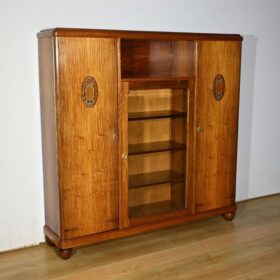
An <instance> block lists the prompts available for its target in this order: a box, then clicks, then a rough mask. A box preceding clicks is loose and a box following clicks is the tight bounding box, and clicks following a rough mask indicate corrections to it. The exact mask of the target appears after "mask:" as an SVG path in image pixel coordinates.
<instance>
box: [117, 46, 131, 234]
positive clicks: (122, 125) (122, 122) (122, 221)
mask: <svg viewBox="0 0 280 280" xmlns="http://www.w3.org/2000/svg"><path fill="white" fill-rule="evenodd" d="M118 46H119V47H120V43H119V45H118ZM118 52H119V54H118V61H119V63H120V49H119V48H118ZM119 65H120V64H119ZM119 79H120V70H119ZM119 82H120V80H119ZM127 99H128V83H119V99H118V103H119V104H118V108H119V112H118V115H119V134H120V143H119V147H120V154H119V186H120V187H119V201H120V204H119V227H120V229H123V228H127V227H128V226H129V220H128V160H127V158H125V156H126V155H128V117H127V116H128V108H127V103H128V101H127Z"/></svg>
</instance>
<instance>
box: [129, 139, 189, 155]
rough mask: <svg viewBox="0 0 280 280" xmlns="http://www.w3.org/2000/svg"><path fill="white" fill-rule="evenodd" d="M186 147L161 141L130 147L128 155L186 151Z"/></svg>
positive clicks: (131, 145) (172, 142) (181, 144)
mask: <svg viewBox="0 0 280 280" xmlns="http://www.w3.org/2000/svg"><path fill="white" fill-rule="evenodd" d="M185 149H186V145H185V144H183V143H178V142H174V141H161V142H152V143H143V144H130V145H128V155H141V154H150V153H157V152H165V151H177V150H185Z"/></svg>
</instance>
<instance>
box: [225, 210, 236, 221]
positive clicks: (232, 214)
mask: <svg viewBox="0 0 280 280" xmlns="http://www.w3.org/2000/svg"><path fill="white" fill-rule="evenodd" d="M223 217H224V219H225V220H226V221H229V222H230V221H232V220H233V219H234V217H235V212H229V213H225V214H223Z"/></svg>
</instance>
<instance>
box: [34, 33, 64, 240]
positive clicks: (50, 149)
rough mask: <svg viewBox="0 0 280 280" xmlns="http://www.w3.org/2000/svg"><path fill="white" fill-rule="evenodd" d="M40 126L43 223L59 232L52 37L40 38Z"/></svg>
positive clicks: (53, 41)
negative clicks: (43, 203) (43, 204)
mask: <svg viewBox="0 0 280 280" xmlns="http://www.w3.org/2000/svg"><path fill="white" fill-rule="evenodd" d="M38 44H39V71H40V101H41V130H42V146H43V147H42V152H43V174H44V202H45V224H46V225H47V226H48V227H49V228H51V229H52V231H53V232H54V233H55V234H56V235H57V236H60V209H59V188H58V170H57V146H56V137H57V134H56V116H55V111H56V100H55V93H56V87H55V52H54V49H55V48H54V44H55V39H53V38H51V37H46V38H40V39H39V42H38Z"/></svg>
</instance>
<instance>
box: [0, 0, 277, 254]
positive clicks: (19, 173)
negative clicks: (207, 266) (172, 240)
mask: <svg viewBox="0 0 280 280" xmlns="http://www.w3.org/2000/svg"><path fill="white" fill-rule="evenodd" d="M279 11H280V1H279V0H235V1H229V0H208V1H205V0H204V1H203V0H172V1H171V0H169V1H167V0H166V1H163V0H142V1H135V0H130V1H129V0H118V1H113V0H111V1H105V0H79V1H71V0H68V1H66V0H62V1H59V0H49V1H46V0H26V1H20V0H18V1H16V0H0V26H1V29H0V35H1V37H0V38H1V39H0V40H1V41H0V42H1V44H0V133H1V134H0V136H1V137H0V251H4V250H9V249H13V248H18V247H22V246H28V245H31V244H36V243H38V242H40V241H42V240H43V233H42V227H43V224H44V209H43V184H42V164H41V160H42V159H41V134H40V107H39V85H38V58H37V39H36V33H37V32H38V31H39V30H40V29H44V28H52V27H57V26H59V27H86V28H102V29H106V28H107V29H130V30H154V31H157V30H158V31H182V32H215V33H240V34H242V35H243V36H244V44H243V55H242V59H243V60H242V77H241V100H240V124H239V152H238V177H237V199H238V200H243V199H247V198H253V197H256V196H262V195H267V194H272V193H277V192H280V168H279V167H280V148H279V143H280V125H279V123H280V110H279V107H280V82H279V81H280V37H279V26H280V17H279Z"/></svg>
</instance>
